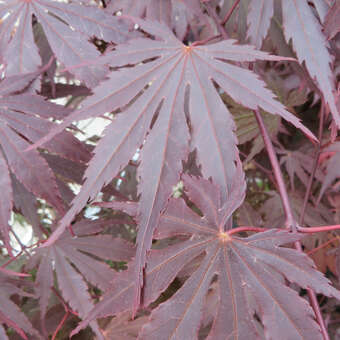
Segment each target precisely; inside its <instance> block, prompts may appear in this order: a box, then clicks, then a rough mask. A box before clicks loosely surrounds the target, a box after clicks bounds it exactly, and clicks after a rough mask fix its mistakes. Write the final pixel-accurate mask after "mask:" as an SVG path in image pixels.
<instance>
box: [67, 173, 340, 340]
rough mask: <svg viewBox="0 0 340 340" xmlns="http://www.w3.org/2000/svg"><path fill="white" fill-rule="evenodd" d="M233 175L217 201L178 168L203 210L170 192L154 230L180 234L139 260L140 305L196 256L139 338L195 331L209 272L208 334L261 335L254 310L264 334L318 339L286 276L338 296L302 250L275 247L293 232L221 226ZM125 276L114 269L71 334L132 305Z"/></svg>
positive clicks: (237, 199)
mask: <svg viewBox="0 0 340 340" xmlns="http://www.w3.org/2000/svg"><path fill="white" fill-rule="evenodd" d="M235 177H236V178H235V182H234V184H235V185H234V187H233V189H232V190H231V192H230V196H229V197H228V199H227V202H226V203H225V204H224V205H222V206H221V201H220V197H221V196H220V192H219V190H218V188H217V187H216V186H215V185H213V184H212V183H211V182H209V181H206V180H204V179H194V178H191V177H189V176H187V175H185V176H183V181H184V186H185V188H186V193H187V194H188V197H189V198H190V200H191V201H192V202H193V203H194V204H195V205H196V207H198V208H199V209H200V211H201V212H202V213H203V217H201V216H200V215H198V214H196V213H195V212H194V211H193V210H191V209H190V208H189V207H188V206H187V205H186V203H185V202H184V200H183V199H174V198H172V199H171V200H170V202H169V205H168V207H167V209H166V210H165V212H164V214H163V215H162V217H161V219H160V223H159V226H158V228H157V229H156V231H155V237H156V238H158V239H166V238H169V237H174V236H177V237H178V236H181V238H183V237H185V240H184V241H182V242H178V243H176V244H175V245H172V246H168V247H165V248H163V249H160V250H151V251H150V253H149V255H148V258H147V265H146V268H145V284H144V291H143V304H144V306H145V307H146V306H148V305H149V304H150V303H151V302H153V301H155V300H156V299H157V297H158V296H159V294H160V293H161V292H163V291H164V290H165V289H166V288H167V287H168V285H169V284H170V283H171V282H172V281H173V280H174V279H175V277H176V276H177V275H178V273H179V272H180V271H181V270H182V269H183V267H185V266H186V265H190V264H191V263H192V262H193V261H194V260H195V259H197V258H199V256H201V257H200V262H199V265H198V267H197V268H196V270H195V271H194V272H193V274H191V276H190V277H189V278H188V279H187V281H186V282H185V283H184V284H183V286H182V287H181V288H179V289H178V290H177V291H176V293H175V294H174V295H173V296H172V297H170V298H169V299H168V300H167V301H166V302H164V303H162V304H160V305H159V306H158V307H157V308H156V309H154V310H153V312H152V314H151V318H150V320H149V323H147V324H145V325H144V327H143V329H142V331H141V333H140V334H139V337H138V339H151V340H153V339H161V340H163V339H164V340H165V339H167V340H169V339H172V340H174V339H176V340H180V339H198V331H199V328H200V324H201V320H202V311H203V309H204V305H205V301H206V298H207V294H208V291H209V288H210V287H211V285H212V283H213V282H214V285H215V284H216V278H217V284H218V290H217V292H218V296H219V299H218V306H217V310H216V311H215V313H214V321H213V325H212V328H211V330H210V333H209V335H208V338H207V339H211V340H212V339H214V340H215V339H247V338H248V339H257V338H259V339H262V336H261V333H260V332H259V329H258V324H257V322H256V321H255V320H256V318H257V317H259V318H260V320H261V323H262V325H263V327H264V334H265V336H266V338H267V339H322V335H321V332H320V330H319V327H318V324H317V323H316V322H315V320H314V318H313V315H314V314H313V310H312V308H311V307H310V306H309V305H308V303H307V301H306V300H305V299H303V298H302V297H300V296H299V295H298V293H297V292H296V291H295V290H293V289H291V288H289V287H288V286H287V285H286V282H285V280H288V281H289V282H292V283H296V284H298V285H299V286H300V287H302V288H307V287H311V288H313V289H315V291H316V292H317V293H321V294H324V295H327V296H334V297H337V298H340V292H339V291H337V290H336V289H334V288H333V287H332V286H330V282H329V281H328V280H327V279H326V278H325V277H324V276H323V275H322V274H321V273H320V272H318V271H317V270H316V268H315V266H314V264H313V262H312V261H311V260H310V259H309V258H308V256H307V255H305V254H303V253H300V252H298V251H296V250H294V249H290V248H286V247H280V246H281V245H284V244H286V243H292V242H294V241H297V240H300V239H301V237H302V236H301V235H300V234H297V233H295V234H294V233H290V232H288V231H286V230H277V229H271V230H268V231H266V232H263V233H258V234H255V235H252V236H249V237H246V238H240V237H237V236H233V235H229V234H228V233H227V230H226V229H225V227H224V223H223V221H225V217H229V216H231V214H232V212H233V211H234V210H235V209H236V208H237V207H238V206H239V205H240V204H241V202H242V200H243V195H242V193H244V188H243V189H240V185H239V183H238V181H239V174H238V175H237V176H235ZM241 187H242V186H241ZM202 256H203V258H202ZM132 277H133V272H131V271H130V270H128V271H126V272H123V273H121V274H120V276H119V277H117V278H116V280H115V281H114V282H113V285H112V288H111V289H110V290H109V291H108V292H107V293H106V294H105V295H104V296H103V298H102V300H101V301H100V302H99V303H98V304H97V305H96V307H95V308H94V309H93V311H91V313H90V314H89V315H88V317H87V318H86V319H85V320H84V321H83V322H81V323H80V325H79V326H78V327H77V329H75V330H74V331H73V332H72V335H73V334H75V333H76V332H78V331H79V330H80V329H81V328H83V327H85V326H86V325H87V324H88V323H89V322H90V321H91V320H94V319H96V318H98V317H103V316H108V315H115V314H118V313H121V312H123V311H126V310H129V309H130V310H131V309H132V306H133V296H132V295H133V294H132V293H133V290H134V286H135V285H136V282H135V281H133V280H132ZM292 300H294V305H292V304H291V301H292ZM207 303H208V302H207ZM255 315H256V316H255Z"/></svg>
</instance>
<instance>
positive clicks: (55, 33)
mask: <svg viewBox="0 0 340 340" xmlns="http://www.w3.org/2000/svg"><path fill="white" fill-rule="evenodd" d="M0 13H1V17H3V16H4V14H6V17H3V19H2V25H1V26H0V36H1V39H0V46H1V58H2V59H3V61H4V62H5V63H6V65H7V68H6V72H7V75H13V74H18V73H26V72H31V71H35V70H36V69H37V68H38V66H40V65H41V58H40V56H39V53H38V47H37V46H36V45H35V42H34V36H33V30H32V20H33V16H34V18H35V19H37V20H38V22H39V24H40V25H41V26H42V28H43V31H44V33H45V35H46V37H47V40H48V43H49V45H50V47H51V48H52V50H53V53H54V54H55V55H56V57H57V58H58V60H59V61H60V62H62V63H63V64H64V65H65V66H66V67H68V68H72V66H73V65H79V64H84V63H85V64H86V61H87V60H88V59H93V58H96V57H98V56H99V55H100V53H99V52H98V51H97V50H96V47H95V46H94V45H93V44H91V43H90V42H89V41H88V40H89V39H90V38H91V37H92V36H96V37H97V38H99V39H103V40H106V41H108V42H110V41H113V42H115V43H119V42H122V41H124V40H125V39H127V33H128V31H127V26H126V25H124V23H123V22H122V20H121V19H119V18H117V17H114V16H111V15H109V14H107V13H105V12H104V11H103V10H101V9H99V8H96V7H94V6H84V5H81V4H80V3H78V4H77V3H76V1H73V2H72V3H70V4H67V3H60V2H58V1H47V0H29V1H26V0H7V1H6V2H5V3H2V4H0ZM4 18H5V19H4ZM72 72H73V73H74V75H75V76H76V77H77V78H79V79H81V80H83V81H84V82H85V83H86V84H87V85H88V86H89V87H92V86H94V85H96V84H97V83H98V81H99V80H100V79H102V78H103V77H104V76H105V72H106V70H105V68H103V67H98V66H93V65H92V66H91V65H84V67H83V68H76V69H74V70H72Z"/></svg>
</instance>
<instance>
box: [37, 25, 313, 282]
mask: <svg viewBox="0 0 340 340" xmlns="http://www.w3.org/2000/svg"><path fill="white" fill-rule="evenodd" d="M137 22H138V24H139V25H140V26H141V27H142V28H143V30H145V31H147V32H149V33H150V34H152V35H154V36H155V37H157V38H158V39H159V40H151V39H136V40H131V41H130V42H129V43H127V44H125V45H119V46H118V47H117V49H116V50H115V51H113V52H112V53H111V54H109V55H107V56H106V57H105V58H103V62H104V63H109V64H110V65H111V66H115V67H120V66H124V65H130V66H131V65H135V66H134V67H128V68H125V69H120V70H119V71H117V72H113V73H112V74H111V75H110V78H109V80H108V81H105V82H103V84H101V85H100V86H98V87H97V88H96V89H95V91H94V95H93V96H90V97H88V98H87V99H86V100H85V101H84V103H83V107H82V108H81V109H79V110H78V111H76V112H75V113H74V114H72V115H70V116H69V118H67V119H66V120H65V121H64V122H63V123H62V124H60V125H59V126H57V127H56V128H55V129H54V130H52V131H51V132H50V133H49V134H48V135H47V136H46V137H44V138H43V139H42V140H41V141H40V142H38V143H36V144H35V145H34V147H36V146H37V145H41V144H42V143H45V142H46V141H48V140H50V139H51V138H52V137H53V136H55V135H56V134H57V133H58V132H60V131H62V130H63V129H64V128H65V127H66V126H67V125H69V124H70V122H72V121H73V120H81V119H85V118H89V117H93V116H98V115H100V114H102V113H105V112H106V111H113V110H116V109H118V108H120V107H123V106H124V105H125V104H128V103H129V102H130V101H131V100H132V99H133V98H134V97H135V96H136V95H138V94H139V93H140V92H141V91H142V92H143V93H142V94H141V95H140V96H138V97H137V98H136V100H135V101H134V102H133V103H132V104H131V105H129V106H128V107H127V109H125V110H124V112H123V113H121V114H119V115H118V116H117V117H116V119H115V120H114V122H113V123H112V124H111V125H109V126H108V127H107V128H106V131H105V136H104V137H103V138H102V139H101V141H100V142H99V144H98V146H97V147H96V149H95V151H94V153H95V155H94V157H93V159H92V160H91V162H90V164H89V167H88V168H87V170H86V172H85V178H86V180H85V183H84V185H83V187H82V189H81V191H80V193H79V195H78V196H77V197H76V198H75V200H74V201H73V206H72V208H71V209H70V210H69V211H68V213H67V214H66V215H65V216H64V217H63V218H62V220H61V221H60V224H59V228H58V229H57V230H56V232H55V233H54V234H53V235H52V236H51V237H50V238H49V240H47V242H46V245H50V244H53V242H55V241H56V240H57V239H58V237H59V236H60V235H61V234H62V233H63V232H64V230H65V228H66V227H67V226H68V225H69V224H70V223H71V221H72V220H73V218H74V217H75V215H76V214H77V213H78V212H79V211H80V210H81V209H82V208H83V206H84V205H85V204H86V203H87V201H88V199H89V198H90V199H93V198H94V197H95V195H96V194H97V193H98V192H99V191H100V189H101V188H102V186H103V185H104V184H106V183H108V182H109V181H111V180H112V178H113V177H114V176H115V175H116V174H117V173H118V172H119V170H121V169H122V167H123V166H124V165H126V164H127V163H128V161H129V159H131V158H132V157H133V155H134V154H135V152H136V149H137V148H138V147H140V146H142V145H143V147H142V150H141V165H140V167H139V169H138V171H139V176H140V177H141V182H140V184H139V192H141V193H142V195H141V199H140V205H139V206H140V219H139V231H138V235H137V245H138V247H137V254H136V259H137V264H136V274H137V275H138V280H139V282H140V283H142V269H143V267H144V263H145V254H146V251H147V250H148V249H149V248H150V246H151V241H152V233H153V229H154V227H155V226H156V225H157V223H158V219H159V214H160V212H161V211H162V209H164V207H165V204H166V202H167V201H168V199H169V197H170V196H171V193H172V186H173V185H176V184H177V182H178V180H179V175H180V172H181V169H182V164H181V162H182V160H185V159H186V158H187V155H188V152H189V138H190V137H191V140H190V148H191V149H195V148H196V150H197V155H198V158H199V162H200V164H201V166H202V173H203V175H204V176H206V177H212V179H213V180H214V182H215V183H217V184H218V185H220V186H221V187H222V188H225V191H222V193H221V195H222V198H221V199H222V202H225V201H226V197H227V192H228V190H229V189H230V183H231V179H232V178H233V175H234V173H235V161H237V159H238V152H237V147H236V138H235V136H234V122H233V119H232V117H231V115H230V113H229V111H228V110H227V108H226V107H225V105H224V104H223V102H222V100H221V98H220V96H219V94H218V92H217V90H216V88H215V85H214V83H213V82H212V80H214V81H215V82H216V83H217V84H218V85H219V86H220V87H221V88H222V89H223V90H224V91H225V92H227V93H228V94H229V96H230V97H232V98H233V100H235V101H236V102H238V103H242V105H244V106H247V107H249V108H252V109H256V108H258V107H260V108H262V109H264V110H266V111H267V112H270V113H272V114H279V115H280V116H281V117H283V118H284V119H286V120H288V121H289V122H291V123H292V124H294V125H295V126H296V127H298V128H300V129H301V130H302V131H304V133H306V134H307V135H308V136H309V137H310V138H314V137H313V135H312V133H311V132H310V131H309V130H308V129H307V128H306V127H304V126H303V125H302V124H301V123H300V121H299V119H298V118H296V117H295V116H294V115H293V114H291V113H290V112H288V111H286V110H285V108H284V106H283V105H282V104H281V103H279V102H278V101H276V100H274V99H273V96H274V95H273V94H272V93H271V91H269V90H268V89H267V88H266V87H265V84H264V82H263V81H261V80H260V79H259V78H258V77H257V76H256V75H255V74H254V73H252V72H251V71H249V70H247V69H243V68H240V67H237V66H235V65H232V64H231V63H227V62H226V61H227V60H228V61H255V60H257V59H262V60H281V57H276V56H270V55H268V54H267V53H264V52H260V51H257V50H255V49H254V48H253V47H251V46H247V45H245V46H239V45H237V44H236V42H235V41H234V40H226V41H223V42H219V43H216V44H212V45H207V46H185V45H183V44H182V43H181V42H180V41H179V40H177V38H176V37H175V36H174V35H173V34H172V32H171V31H170V30H169V29H167V28H166V27H164V26H162V25H161V24H158V23H156V22H153V23H148V22H146V21H142V20H137ZM186 91H188V93H189V96H188V97H189V99H188V103H187V104H188V108H189V115H190V117H189V119H190V128H191V136H190V135H189V129H188V127H187V124H186V122H187V119H186V115H185V100H186V98H185V97H186ZM156 113H157V119H156V121H155V122H154V121H153V119H154V118H155V114H156ZM150 126H152V128H151V131H150ZM145 138H146V141H145V143H144V140H145ZM143 143H144V144H143Z"/></svg>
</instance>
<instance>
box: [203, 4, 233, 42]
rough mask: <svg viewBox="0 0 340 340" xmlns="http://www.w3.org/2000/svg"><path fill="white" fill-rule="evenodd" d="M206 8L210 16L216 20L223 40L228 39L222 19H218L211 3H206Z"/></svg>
mask: <svg viewBox="0 0 340 340" xmlns="http://www.w3.org/2000/svg"><path fill="white" fill-rule="evenodd" d="M205 8H206V9H207V12H208V14H209V16H210V17H211V18H212V19H213V20H214V22H215V24H216V27H217V29H218V31H219V32H220V34H221V35H222V37H223V39H228V33H227V31H226V30H225V28H224V26H223V24H222V22H221V20H220V18H219V17H218V15H217V13H216V11H215V9H214V8H213V7H212V5H211V4H210V2H206V3H205Z"/></svg>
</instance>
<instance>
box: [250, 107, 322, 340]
mask: <svg viewBox="0 0 340 340" xmlns="http://www.w3.org/2000/svg"><path fill="white" fill-rule="evenodd" d="M254 113H255V117H256V120H257V123H258V125H259V128H260V131H261V134H262V138H263V141H264V144H265V146H266V149H267V153H268V156H269V159H270V162H271V164H272V168H273V171H274V176H275V178H276V182H277V184H278V187H279V192H280V196H281V199H282V203H283V207H284V210H285V215H286V225H287V227H288V228H290V230H291V231H292V232H297V231H298V230H299V231H303V230H304V229H309V228H298V226H297V225H296V221H295V219H294V216H293V213H292V209H291V206H290V203H289V199H288V194H287V189H286V186H285V183H284V181H283V176H282V172H281V169H280V165H279V162H278V160H277V157H276V154H275V151H274V147H273V144H272V141H271V140H270V137H269V134H268V131H267V128H266V126H265V125H264V122H263V119H262V116H261V114H260V112H259V110H254ZM294 246H295V249H296V250H297V251H299V252H301V253H303V250H302V246H301V242H300V241H296V242H295V243H294ZM307 294H308V298H309V302H310V304H311V306H312V308H313V310H314V313H315V318H316V320H317V322H318V324H319V326H320V329H321V333H322V336H323V338H324V340H329V336H328V332H327V328H326V325H325V322H324V320H323V317H322V314H321V311H320V307H319V304H318V300H317V298H316V294H315V292H314V291H313V290H312V289H310V288H308V289H307Z"/></svg>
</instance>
